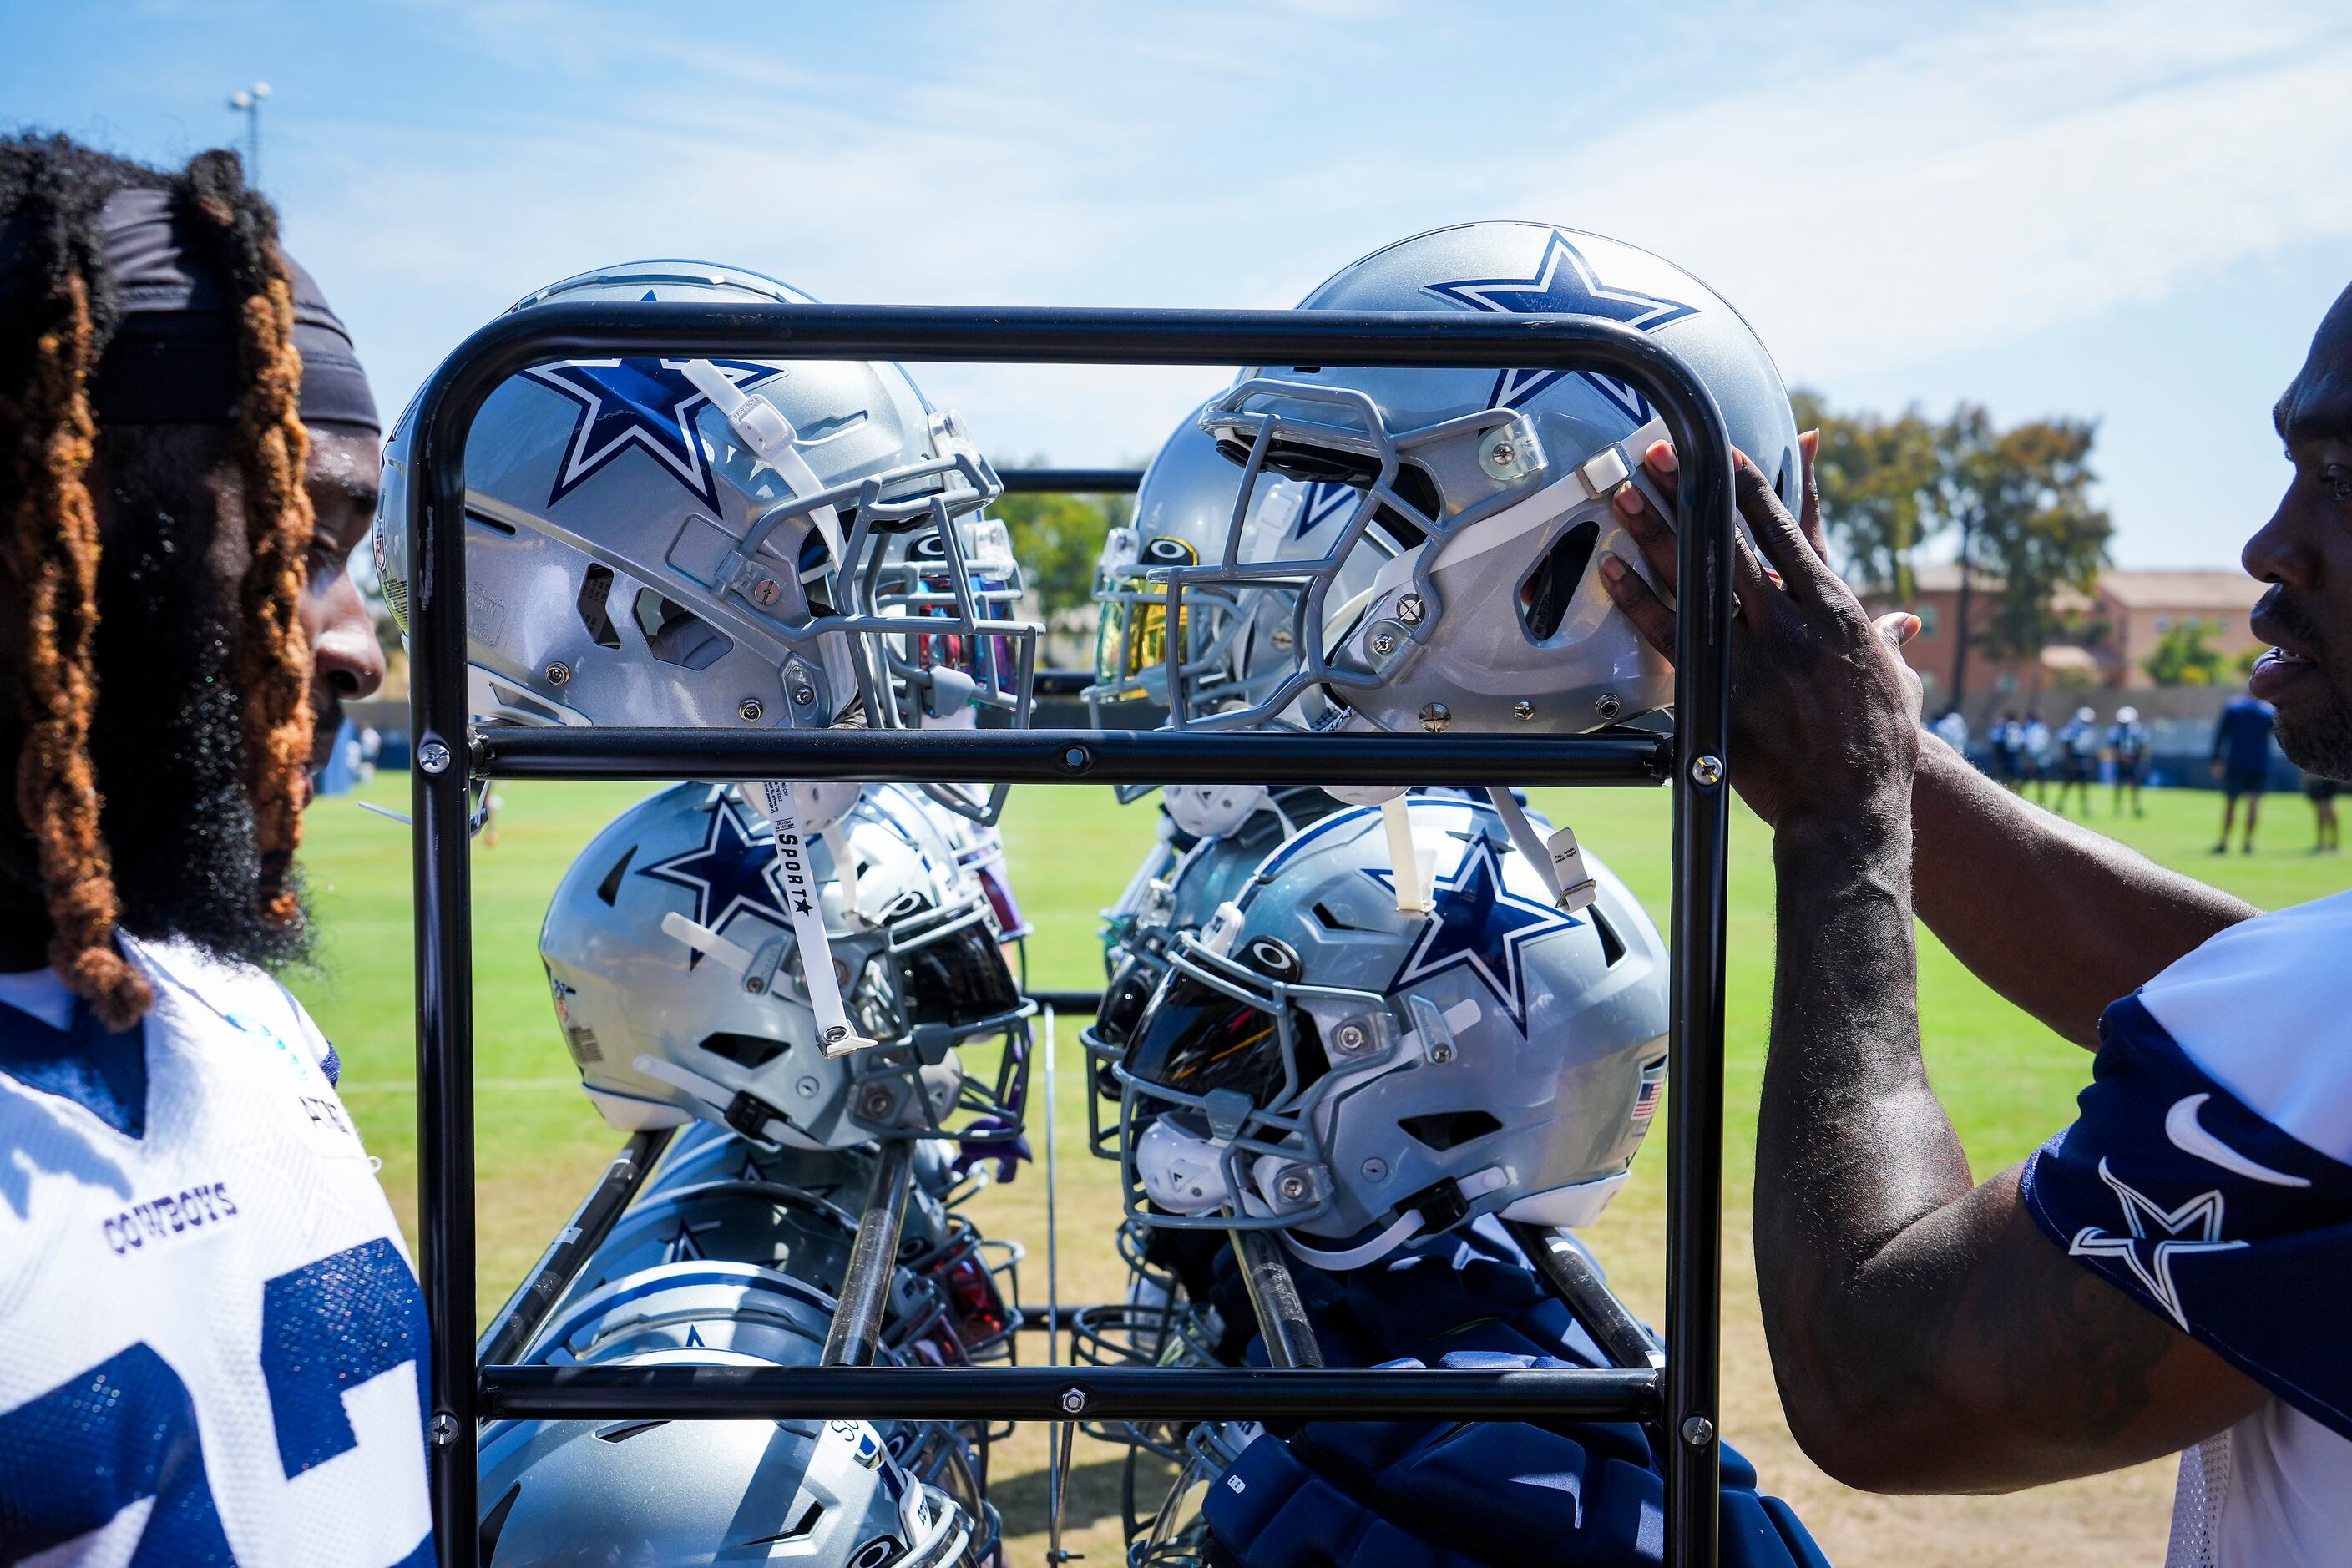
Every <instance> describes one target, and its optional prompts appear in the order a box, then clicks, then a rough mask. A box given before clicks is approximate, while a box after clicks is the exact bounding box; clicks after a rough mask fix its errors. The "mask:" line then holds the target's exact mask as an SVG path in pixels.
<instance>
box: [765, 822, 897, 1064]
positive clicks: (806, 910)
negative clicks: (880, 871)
mask: <svg viewBox="0 0 2352 1568" xmlns="http://www.w3.org/2000/svg"><path fill="white" fill-rule="evenodd" d="M743 793H744V794H745V795H747V796H749V797H750V798H751V803H752V804H753V805H756V806H757V807H758V808H759V810H760V812H761V815H762V816H765V817H766V818H767V819H768V821H769V822H770V823H772V824H773V825H774V826H775V829H776V865H777V867H778V868H779V869H781V870H782V872H783V883H784V886H783V894H784V909H785V910H786V911H787V912H788V913H789V914H790V915H791V916H792V921H793V937H794V938H796V939H797V940H798V941H799V942H800V949H801V983H802V984H803V985H804V986H805V987H806V988H807V990H808V999H809V1010H810V1011H811V1012H813V1013H814V1014H815V1015H816V1037H817V1042H818V1044H819V1045H820V1046H821V1047H823V1048H824V1054H825V1055H826V1056H829V1057H845V1056H847V1055H849V1053H850V1052H852V1051H862V1050H866V1049H869V1048H870V1047H872V1046H873V1044H874V1042H873V1041H872V1040H869V1039H867V1038H866V1037H865V1036H863V1035H861V1034H859V1033H858V1032H857V1030H856V1027H855V1026H853V1025H852V1024H851V1023H850V1021H849V1012H848V1009H847V1008H845V1007H844V1006H843V1005H842V1003H841V983H840V981H839V980H837V979H836V978H835V975H834V973H833V943H832V942H831V941H830V940H829V939H828V938H827V937H826V935H825V931H824V910H821V909H819V908H818V907H817V896H816V877H815V875H814V872H813V871H812V870H811V869H810V868H809V858H808V847H809V840H810V839H811V838H812V837H814V834H812V833H811V832H810V831H809V830H808V828H807V827H805V826H803V820H804V819H803V815H802V812H801V809H800V806H799V805H798V804H797V802H796V801H795V800H794V798H793V786H792V785H791V784H787V783H784V782H783V781H782V780H775V779H772V780H769V781H766V782H764V783H761V784H756V785H754V786H752V787H751V789H747V790H745V791H744V792H743ZM847 874H848V875H849V876H852V877H855V876H856V874H857V873H856V867H855V865H854V864H853V865H852V866H851V867H849V868H847Z"/></svg>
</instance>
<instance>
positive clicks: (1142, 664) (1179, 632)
mask: <svg viewBox="0 0 2352 1568" xmlns="http://www.w3.org/2000/svg"><path fill="white" fill-rule="evenodd" d="M1117 585H1118V588H1119V589H1120V590H1121V591H1123V592H1125V593H1127V594H1129V595H1135V596H1134V597H1132V598H1125V599H1106V600H1104V601H1103V606H1102V617H1101V619H1100V620H1099V621H1098V622H1097V625H1096V628H1095V679H1097V680H1098V681H1100V682H1102V683H1103V684H1104V685H1106V686H1129V685H1132V684H1133V683H1134V681H1135V680H1136V679H1137V678H1138V677H1139V676H1141V675H1142V673H1143V672H1144V671H1145V670H1147V669H1151V668H1156V667H1158V666H1160V665H1162V664H1164V663H1166V662H1167V659H1168V604H1167V599H1168V590H1167V589H1166V588H1165V587H1163V586H1161V585H1160V584H1158V583H1147V582H1145V581H1144V580H1143V579H1142V578H1141V577H1140V576H1135V577H1126V578H1122V579H1120V580H1119V582H1118V584H1117ZM1191 619H1192V608H1191V606H1189V605H1187V606H1186V607H1185V609H1184V610H1183V611H1182V612H1181V614H1179V615H1178V616H1177V617H1176V661H1177V663H1179V664H1181V663H1183V662H1184V660H1185V659H1186V658H1190V657H1191V655H1190V653H1189V652H1188V650H1187V649H1186V647H1185V645H1184V624H1185V623H1186V622H1187V621H1189V620H1191ZM1125 695H1130V696H1132V695H1137V694H1135V693H1127V694H1125Z"/></svg>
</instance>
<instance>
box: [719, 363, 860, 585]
mask: <svg viewBox="0 0 2352 1568" xmlns="http://www.w3.org/2000/svg"><path fill="white" fill-rule="evenodd" d="M686 379H687V380H688V381H690V382H692V383H693V384H694V389H695V390H696V391H697V392H699V393H700V394H702V395H703V396H705V397H707V398H709V399H710V406H711V407H713V408H716V409H717V410H719V413H720V414H722V415H724V416H726V418H727V427H728V428H729V429H730V430H732V431H734V432H735V438H736V439H737V440H739V441H740V442H742V443H743V445H744V446H745V447H747V448H749V449H750V450H751V453H752V455H753V456H755V457H757V458H759V459H760V461H761V462H763V463H765V464H767V465H768V467H770V468H773V469H775V470H776V475H777V477H778V478H780V479H782V480H783V481H784V483H785V484H787V485H789V486H791V487H792V491H793V494H794V495H796V496H813V495H819V494H822V493H823V492H824V481H823V480H822V479H818V478H817V477H816V470H815V469H814V468H810V467H809V466H808V459H807V458H803V457H802V456H801V455H800V452H799V449H798V448H797V447H795V446H794V445H793V443H794V442H796V441H797V440H799V439H800V433H799V432H798V431H796V430H794V429H793V422H792V421H791V420H789V419H787V418H785V417H784V416H783V413H782V410H781V409H779V408H777V406H776V405H774V404H772V403H771V402H769V401H768V400H767V399H766V398H764V397H762V396H761V395H759V394H758V393H756V392H751V393H747V392H745V391H744V390H743V389H742V388H741V387H740V386H738V385H736V384H734V383H733V382H732V381H730V380H729V379H728V377H727V373H726V372H725V371H723V370H720V369H719V367H718V366H717V365H715V364H713V363H710V362H709V360H707V359H690V360H688V361H687V362H686ZM811 515H812V516H813V517H814V519H815V521H816V529H817V531H818V532H819V533H821V534H823V535H824V545H825V548H826V549H827V550H829V551H831V552H833V563H834V568H835V570H836V571H838V570H839V569H840V568H841V567H842V566H844V565H845V564H846V563H845V562H844V561H843V560H842V555H841V514H840V513H839V512H837V511H835V510H834V509H833V508H831V507H829V506H821V507H818V508H817V509H816V510H815V511H814V512H813V513H812V514H811Z"/></svg>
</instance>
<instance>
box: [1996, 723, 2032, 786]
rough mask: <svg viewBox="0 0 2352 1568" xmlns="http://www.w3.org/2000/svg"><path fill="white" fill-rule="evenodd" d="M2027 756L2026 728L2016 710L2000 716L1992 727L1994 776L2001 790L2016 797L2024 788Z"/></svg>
mask: <svg viewBox="0 0 2352 1568" xmlns="http://www.w3.org/2000/svg"><path fill="white" fill-rule="evenodd" d="M2024 754H2025V726H2024V725H2023V724H2022V723H2021V722H2020V721H2019V720H2018V717H2017V713H2016V710H2013V709H2012V710H2011V711H2009V712H2007V713H2004V714H2002V715H2001V716H2000V723H1998V724H1996V725H1994V726H1993V727H1992V776H1993V780H1994V782H1995V783H1997V784H2000V787H2001V788H2003V789H2005V790H2007V791H2009V793H2010V794H2011V795H2015V794H2017V793H2018V792H2019V790H2020V789H2021V787H2022V780H2023V768H2022V766H2021V764H2022V761H2023V758H2024Z"/></svg>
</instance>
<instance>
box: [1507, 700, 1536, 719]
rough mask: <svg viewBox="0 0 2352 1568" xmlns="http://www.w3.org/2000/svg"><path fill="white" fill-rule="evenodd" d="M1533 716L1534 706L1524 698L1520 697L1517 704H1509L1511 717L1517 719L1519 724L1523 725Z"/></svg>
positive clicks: (1534, 714) (1534, 713)
mask: <svg viewBox="0 0 2352 1568" xmlns="http://www.w3.org/2000/svg"><path fill="white" fill-rule="evenodd" d="M1535 716H1536V705H1535V704H1534V703H1532V702H1530V701H1528V700H1527V699H1526V698H1524V697H1522V698H1520V699H1519V700H1517V702H1514V703H1512V704H1511V717H1512V718H1514V719H1517V721H1519V722H1520V723H1522V724H1524V723H1526V722H1527V721H1528V720H1530V719H1532V718H1534V717H1535Z"/></svg>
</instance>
